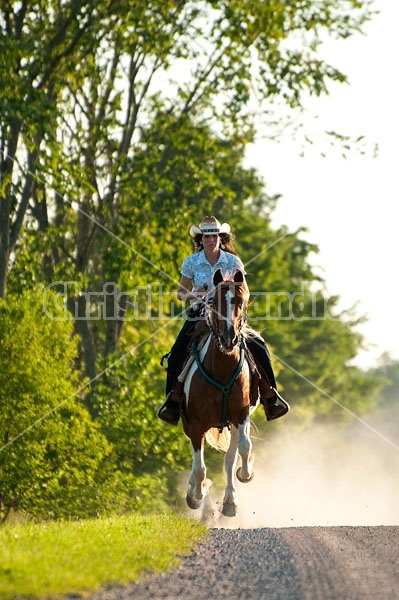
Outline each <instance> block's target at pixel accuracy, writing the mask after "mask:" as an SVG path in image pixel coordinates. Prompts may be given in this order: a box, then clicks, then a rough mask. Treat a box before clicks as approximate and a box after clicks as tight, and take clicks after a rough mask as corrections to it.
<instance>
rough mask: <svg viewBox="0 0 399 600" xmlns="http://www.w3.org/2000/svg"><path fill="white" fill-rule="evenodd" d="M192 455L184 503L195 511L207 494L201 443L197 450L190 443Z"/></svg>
mask: <svg viewBox="0 0 399 600" xmlns="http://www.w3.org/2000/svg"><path fill="white" fill-rule="evenodd" d="M191 448H192V453H193V463H192V468H191V473H190V477H189V479H188V484H189V487H188V490H187V496H186V501H187V504H188V506H189V507H190V508H193V509H196V508H199V507H200V506H201V502H202V500H203V499H204V497H205V496H206V494H207V482H206V467H205V460H204V445H203V443H201V447H200V449H199V450H195V448H194V446H193V443H191Z"/></svg>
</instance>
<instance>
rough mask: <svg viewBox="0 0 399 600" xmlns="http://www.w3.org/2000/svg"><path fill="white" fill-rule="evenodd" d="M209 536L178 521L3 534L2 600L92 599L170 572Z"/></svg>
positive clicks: (105, 522) (8, 529)
mask: <svg viewBox="0 0 399 600" xmlns="http://www.w3.org/2000/svg"><path fill="white" fill-rule="evenodd" d="M205 534H206V528H205V527H204V526H203V525H202V524H201V523H197V522H194V521H192V520H188V519H183V518H181V517H178V516H176V515H155V516H142V515H130V516H126V517H114V518H109V519H98V520H87V521H75V522H50V523H42V524H27V525H16V526H3V527H2V528H0V599H1V600H10V599H13V600H15V599H16V598H21V599H22V598H61V597H62V596H63V595H65V594H79V595H81V596H85V595H89V594H90V593H91V592H94V591H99V590H101V589H102V588H104V587H105V586H109V585H118V584H121V585H123V584H128V583H129V582H133V581H137V580H139V579H140V577H141V578H142V577H143V576H144V575H145V574H148V572H159V571H164V570H169V569H171V568H173V567H175V566H176V565H178V564H179V562H180V558H181V557H183V556H187V555H188V554H189V552H190V550H191V549H192V548H193V547H194V546H195V545H196V544H197V543H198V542H199V541H200V540H201V539H202V538H203V536H204V535H205Z"/></svg>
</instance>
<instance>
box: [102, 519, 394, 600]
mask: <svg viewBox="0 0 399 600" xmlns="http://www.w3.org/2000/svg"><path fill="white" fill-rule="evenodd" d="M398 542H399V527H397V526H395V527H390V526H381V527H292V528H262V529H210V530H209V534H208V536H207V539H206V540H205V541H204V542H203V543H202V545H201V546H200V547H199V548H197V550H195V551H194V552H193V553H192V554H191V555H190V556H189V557H187V558H185V559H184V560H183V563H182V565H181V566H180V567H178V568H176V569H174V570H173V571H171V572H169V573H162V574H159V575H152V576H149V577H148V578H147V579H146V580H144V581H142V582H141V583H138V584H134V585H131V586H129V587H127V588H113V589H110V590H107V591H104V592H102V593H100V594H96V595H95V596H93V599H95V600H131V599H134V600H145V599H151V600H157V599H159V598H163V599H168V600H176V599H178V598H180V599H182V600H185V599H187V600H193V599H195V600H201V599H205V598H206V599H208V600H210V599H216V598H217V599H219V598H229V599H243V600H244V599H246V600H252V599H254V600H256V599H265V600H266V599H267V600H369V599H370V600H394V599H396V598H398V599H399V552H398V547H399V545H398Z"/></svg>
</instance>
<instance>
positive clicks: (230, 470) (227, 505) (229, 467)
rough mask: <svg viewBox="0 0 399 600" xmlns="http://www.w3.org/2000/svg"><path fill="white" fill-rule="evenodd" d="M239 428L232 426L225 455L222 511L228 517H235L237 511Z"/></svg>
mask: <svg viewBox="0 0 399 600" xmlns="http://www.w3.org/2000/svg"><path fill="white" fill-rule="evenodd" d="M237 442H238V430H237V429H236V428H235V427H232V428H231V438H230V445H229V448H228V450H227V452H226V454H225V457H224V470H225V473H226V479H227V485H226V489H225V492H224V499H223V509H222V513H223V514H224V515H225V516H226V517H235V515H236V513H237V506H238V504H237V492H236V488H235V485H234V467H235V464H236V460H237Z"/></svg>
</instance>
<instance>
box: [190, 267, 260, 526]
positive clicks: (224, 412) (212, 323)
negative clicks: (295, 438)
mask: <svg viewBox="0 0 399 600" xmlns="http://www.w3.org/2000/svg"><path fill="white" fill-rule="evenodd" d="M213 283H214V286H215V289H214V297H213V299H212V301H211V302H209V303H208V304H205V307H204V310H205V319H206V324H207V326H208V329H209V335H208V337H207V338H205V339H206V341H205V342H204V341H203V340H204V338H203V337H201V338H198V337H196V338H194V341H193V348H192V354H193V356H194V358H195V360H194V359H191V365H190V366H189V367H188V370H187V369H186V373H185V378H184V392H185V402H184V406H183V415H182V420H183V428H184V432H185V434H186V435H187V436H188V437H189V438H190V440H191V447H192V454H193V462H192V470H191V474H190V477H189V480H188V483H189V487H188V490H187V497H186V500H187V504H188V505H189V507H190V508H193V509H197V508H199V507H200V506H201V503H202V500H203V499H204V497H205V496H206V494H207V493H208V488H209V481H208V480H207V479H206V466H205V461H204V439H206V441H207V442H208V444H209V445H211V446H213V447H215V448H217V449H218V450H223V451H225V452H226V454H225V458H224V468H225V473H226V479H227V485H226V488H225V495H224V500H223V508H222V514H223V515H225V516H235V515H236V511H237V506H238V504H237V493H236V488H235V481H234V469H235V465H236V462H237V452H238V455H239V456H240V458H241V466H240V467H239V468H238V470H237V473H236V475H237V478H238V480H239V481H241V482H243V483H246V482H249V481H251V480H252V479H253V476H254V472H253V455H252V443H251V439H250V418H249V415H250V411H251V412H252V410H253V409H254V408H255V407H256V405H255V406H251V403H250V385H251V374H250V369H249V364H248V361H247V359H246V357H245V336H244V335H243V334H244V329H245V324H246V308H247V302H248V297H249V293H248V290H247V287H246V286H244V276H243V274H242V272H241V271H239V270H238V271H236V273H235V275H234V278H233V279H231V280H224V279H223V276H222V273H221V271H220V269H219V270H218V271H216V272H215V274H214V277H213ZM198 339H200V340H202V341H200V342H198Z"/></svg>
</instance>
